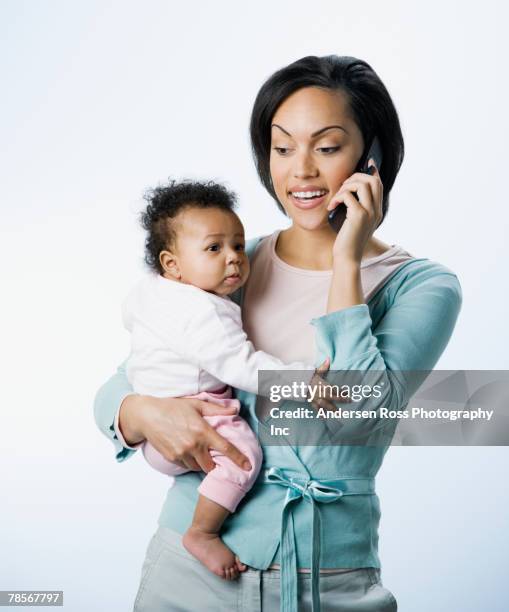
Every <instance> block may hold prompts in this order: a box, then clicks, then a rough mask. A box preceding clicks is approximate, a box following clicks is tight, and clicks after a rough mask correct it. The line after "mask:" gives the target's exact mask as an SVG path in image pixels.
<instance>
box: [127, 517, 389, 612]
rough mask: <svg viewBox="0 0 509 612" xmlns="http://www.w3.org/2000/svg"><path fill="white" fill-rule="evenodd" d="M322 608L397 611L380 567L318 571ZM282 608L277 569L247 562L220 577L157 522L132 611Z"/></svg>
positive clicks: (305, 590)
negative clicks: (233, 576) (235, 573)
mask: <svg viewBox="0 0 509 612" xmlns="http://www.w3.org/2000/svg"><path fill="white" fill-rule="evenodd" d="M298 588H299V612H308V611H310V610H311V577H310V574H299V587H298ZM320 600H321V608H322V612H395V611H396V610H397V603H396V600H395V599H394V596H393V595H392V593H391V592H390V591H388V590H387V589H386V588H385V587H384V586H383V585H382V582H381V580H380V570H378V569H376V568H361V569H352V570H351V571H347V572H344V571H343V572H338V573H324V572H320ZM202 610H207V612H236V611H238V612H278V611H279V570H255V569H251V568H249V569H248V570H247V571H245V572H243V573H242V574H241V575H240V578H239V579H238V580H235V581H231V582H228V581H226V580H223V579H222V578H219V577H218V576H216V575H215V574H213V573H212V572H210V571H209V570H208V569H206V568H205V567H204V566H203V565H202V564H201V563H200V562H199V561H197V560H196V559H195V558H194V557H193V556H192V555H190V554H189V553H188V552H187V551H186V549H185V548H184V547H183V546H182V544H181V536H180V535H179V534H178V533H175V532H173V531H170V530H169V529H165V528H164V527H159V529H158V530H157V531H156V533H155V535H154V536H153V537H152V540H151V541H150V544H149V547H148V549H147V556H146V558H145V562H144V563H143V567H142V570H141V582H140V587H139V589H138V594H137V596H136V601H135V604H134V612H201V611H202Z"/></svg>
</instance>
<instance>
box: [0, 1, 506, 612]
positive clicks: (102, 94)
mask: <svg viewBox="0 0 509 612" xmlns="http://www.w3.org/2000/svg"><path fill="white" fill-rule="evenodd" d="M507 17H508V15H507V9H506V8H505V6H504V4H503V3H502V2H494V1H484V2H483V3H477V2H476V3H465V2H456V1H448V2H443V1H442V2H431V1H428V2H426V3H419V5H418V3H415V2H414V3H411V2H410V3H409V2H404V1H401V2H396V1H385V2H372V1H368V2H366V1H364V2H362V3H359V2H350V3H346V2H337V1H331V2H328V1H323V0H322V1H317V0H315V1H314V2H304V1H300V0H299V1H298V0H292V1H286V0H285V1H283V0H278V2H263V1H260V2H256V3H255V2H250V3H246V2H233V1H232V2H225V1H221V2H217V1H215V2H187V3H183V2H178V3H177V2H170V1H169V0H168V1H156V0H149V1H145V2H132V1H129V2H127V1H125V0H124V1H115V2H111V1H109V2H106V1H97V0H96V1H93V0H88V1H74V2H67V1H63V0H48V1H46V2H36V1H32V2H25V1H21V0H11V1H6V0H4V1H3V2H2V5H1V8H0V29H1V40H2V43H1V48H0V64H1V82H2V95H1V97H0V104H1V106H2V112H1V114H0V122H1V132H2V137H1V142H2V151H1V159H0V194H1V202H2V204H1V205H2V217H1V231H2V236H1V241H0V244H1V249H2V253H1V258H0V261H1V265H2V276H1V280H2V284H1V287H2V299H1V309H2V317H1V325H2V336H1V337H2V341H1V344H0V346H1V364H0V366H1V370H0V371H1V373H2V396H1V406H2V419H1V430H0V432H1V434H0V439H1V443H0V445H1V450H0V461H1V464H0V465H1V486H2V492H3V501H2V512H1V520H0V551H1V559H0V589H46V590H47V589H64V591H65V601H66V605H65V608H66V609H68V610H72V611H87V612H88V611H89V610H91V609H101V610H108V611H112V612H116V611H117V610H118V611H124V610H129V609H130V608H131V606H132V601H133V598H134V594H135V591H136V588H137V584H138V580H139V572H140V568H141V563H142V560H143V556H144V552H145V548H146V546H147V543H148V540H149V537H150V535H151V534H152V532H153V531H154V530H155V527H156V520H157V517H158V513H159V510H160V507H161V504H162V501H163V498H164V495H165V481H164V477H163V476H161V475H159V474H158V473H156V472H154V471H151V470H150V469H149V468H148V467H147V466H146V465H144V463H143V461H142V458H141V457H139V456H137V457H135V458H134V459H132V460H130V461H128V462H126V463H124V464H122V465H118V464H116V463H115V461H114V459H113V454H112V450H113V449H112V446H111V444H110V443H109V442H108V441H107V440H106V438H104V437H103V436H102V435H101V434H100V433H99V431H98V430H97V429H96V427H95V424H94V422H93V417H92V401H93V397H94V394H95V391H96V389H97V388H98V386H99V385H100V384H101V383H102V382H103V381H105V380H106V378H107V377H108V376H109V375H110V374H111V373H112V372H113V370H114V368H115V367H116V365H117V364H118V363H120V362H121V361H122V360H123V359H124V357H125V356H126V354H127V350H128V337H127V334H126V333H125V332H124V331H123V328H122V325H121V321H120V310H119V307H120V302H121V300H122V298H123V297H124V295H125V293H126V292H127V290H128V289H129V287H130V286H131V285H132V283H133V281H134V280H135V279H136V278H138V276H139V274H140V272H141V271H142V254H143V235H142V232H141V230H139V229H138V226H137V215H136V213H137V211H139V210H140V208H141V206H142V205H143V201H142V199H141V196H142V194H143V191H144V190H145V189H146V188H147V187H150V186H154V185H156V184H157V183H158V182H161V181H164V180H165V179H166V178H167V177H168V176H172V177H175V178H183V177H196V178H211V179H216V180H221V181H225V182H226V183H227V184H228V186H229V187H230V188H232V189H235V190H236V191H237V192H238V194H239V198H240V202H241V207H240V215H241V217H242V219H243V221H244V223H245V226H246V228H247V235H248V236H249V237H253V236H256V235H259V234H266V233H269V232H272V231H274V230H275V229H276V228H282V227H285V226H286V220H285V218H284V217H283V216H282V215H281V214H280V213H279V212H278V211H277V209H276V206H275V204H274V203H273V202H272V201H271V199H270V198H269V196H268V195H267V194H266V193H265V192H264V191H263V189H262V187H261V185H260V184H259V182H258V179H257V176H256V174H255V170H254V165H253V162H252V159H251V154H250V148H249V140H248V121H249V115H250V111H251V106H252V103H253V101H254V97H255V95H256V92H257V90H258V88H259V87H260V86H261V84H262V82H263V81H264V80H265V79H266V78H267V77H268V76H269V75H270V74H271V73H272V72H274V71H275V70H276V69H278V68H280V67H282V66H284V65H286V64H288V63H289V62H291V61H294V60H296V59H298V58H300V57H302V56H305V55H310V54H313V55H326V54H329V53H336V54H339V55H353V56H356V57H359V58H362V59H365V60H366V61H368V62H369V63H370V64H371V65H372V67H373V68H374V69H375V70H376V72H377V73H378V74H379V76H380V77H381V78H382V80H383V81H384V83H385V84H386V86H387V88H388V89H389V91H390V93H391V95H392V97H393V100H394V102H395V104H396V107H397V109H398V112H399V115H400V120H401V124H402V128H403V132H404V137H405V144H406V156H405V161H404V164H403V167H402V169H401V172H400V174H399V176H398V179H397V182H396V185H395V187H394V189H393V191H392V196H391V208H390V211H389V215H388V217H387V219H386V221H385V222H384V224H383V226H382V228H381V229H380V230H379V232H378V233H377V235H378V237H379V238H380V239H382V240H384V241H386V242H389V243H390V244H394V243H397V244H400V245H402V246H404V247H405V248H406V249H407V250H408V251H410V252H411V253H412V254H414V255H416V256H419V257H428V258H430V259H432V260H436V261H439V262H441V263H442V264H445V265H446V266H448V267H450V268H451V269H452V270H453V271H454V272H456V273H457V274H458V276H459V279H460V282H461V284H462V288H463V298H464V302H463V309H462V312H461V314H460V319H459V322H458V325H457V327H456V330H455V333H454V336H453V338H452V340H451V342H450V344H449V346H448V348H447V350H446V352H445V353H444V355H443V357H442V359H441V361H440V363H439V367H441V368H444V369H446V368H450V369H507V368H508V357H507V349H506V346H507V327H506V312H507V299H508V297H509V295H508V281H507V277H508V275H507V247H506V246H505V244H504V243H505V238H506V232H507V228H508V225H509V224H508V215H507V204H508V199H507V180H506V177H507V173H508V162H509V160H508V155H507V150H508V149H507V139H508V120H507V115H506V112H507V108H509V99H508V98H509V96H508V85H507V77H506V75H507V58H508V44H507V31H506V23H507ZM508 457H509V450H508V449H507V448H393V449H391V450H390V451H389V453H388V455H387V458H386V461H385V464H384V466H383V468H382V470H381V472H380V475H379V477H378V492H379V495H380V497H381V501H382V512H383V515H382V523H381V541H380V552H381V558H382V563H383V576H382V577H383V580H384V582H385V584H386V586H387V587H388V588H390V589H391V590H392V591H393V592H394V593H395V595H396V597H397V599H398V601H399V606H400V610H402V611H403V612H406V611H409V612H425V611H426V612H429V610H433V611H435V612H438V611H444V612H445V611H447V612H456V611H458V612H460V611H461V612H474V611H478V610H481V609H483V610H490V612H498V611H500V612H501V611H502V610H506V609H507V586H506V570H507V552H508V543H509V519H508V516H509V515H508V512H507V507H508V504H509V490H508V488H507V486H505V484H504V483H505V481H506V472H507V468H508ZM94 602H96V603H95V604H94ZM504 602H505V603H504Z"/></svg>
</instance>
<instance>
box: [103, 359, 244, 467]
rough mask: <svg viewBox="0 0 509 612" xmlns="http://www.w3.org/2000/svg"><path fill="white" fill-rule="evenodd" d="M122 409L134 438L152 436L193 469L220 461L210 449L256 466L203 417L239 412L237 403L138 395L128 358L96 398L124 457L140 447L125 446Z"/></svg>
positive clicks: (118, 456) (105, 425) (169, 456)
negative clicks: (129, 375) (231, 405)
mask: <svg viewBox="0 0 509 612" xmlns="http://www.w3.org/2000/svg"><path fill="white" fill-rule="evenodd" d="M118 411H120V412H119V415H118V423H119V426H120V430H121V433H122V434H123V436H124V438H126V440H125V441H126V442H127V443H128V444H129V443H133V442H134V443H137V442H141V441H144V440H148V441H149V442H150V443H151V444H152V446H154V448H155V449H156V450H158V451H159V452H160V453H161V454H162V455H163V456H164V457H165V458H166V459H168V461H174V462H178V463H181V464H182V465H184V466H186V467H188V468H189V469H190V470H203V471H205V472H209V471H210V470H212V469H213V468H214V467H215V463H214V462H213V460H212V457H211V456H210V449H214V450H217V451H219V452H221V453H222V454H224V455H226V456H227V457H229V458H230V459H231V460H232V461H233V462H234V463H236V464H237V465H239V466H240V467H243V468H244V469H246V470H249V469H250V464H249V461H248V459H247V457H246V456H245V455H243V454H242V453H241V452H240V451H239V450H238V449H237V448H236V447H235V446H234V445H233V444H231V443H230V442H228V441H227V440H226V439H225V438H223V437H222V436H220V435H219V434H218V433H217V432H216V431H215V429H213V428H212V427H211V426H210V425H209V424H208V423H207V421H206V420H205V419H204V418H203V417H204V416H211V415H218V414H225V415H226V414H233V413H234V412H235V409H234V408H227V407H223V406H219V405H217V404H211V403H210V402H204V401H202V400H198V399H190V398H156V397H150V396H144V395H135V394H134V393H133V389H132V387H131V385H130V384H129V381H128V380H127V375H126V371H125V362H124V363H123V364H122V365H121V366H119V368H118V369H117V372H116V373H115V374H114V375H113V376H112V377H111V378H110V379H109V380H108V381H107V382H106V383H105V384H104V385H102V387H101V388H100V389H99V391H98V392H97V395H96V398H95V402H94V416H95V420H96V423H97V426H98V427H99V429H100V430H101V431H102V432H103V433H104V434H105V435H106V436H107V437H108V438H109V439H110V440H111V441H112V442H113V445H114V447H115V453H116V454H115V458H116V460H117V461H124V460H125V459H127V458H128V457H130V456H131V455H132V454H134V453H135V452H136V451H135V449H133V448H129V447H126V446H124V445H123V444H122V442H121V440H120V439H119V437H118V435H117V433H116V431H115V418H116V416H117V412H118Z"/></svg>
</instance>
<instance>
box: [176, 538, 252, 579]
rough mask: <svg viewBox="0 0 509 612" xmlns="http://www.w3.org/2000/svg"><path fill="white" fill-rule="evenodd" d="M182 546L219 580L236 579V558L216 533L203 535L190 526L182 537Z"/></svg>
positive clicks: (237, 574)
mask: <svg viewBox="0 0 509 612" xmlns="http://www.w3.org/2000/svg"><path fill="white" fill-rule="evenodd" d="M182 544H183V545H184V548H185V549H186V550H187V551H188V552H189V553H191V554H192V555H193V557H196V558H197V559H198V561H200V562H201V563H203V565H205V567H207V568H208V569H209V570H210V571H211V572H213V573H214V574H216V575H217V576H219V577H220V578H224V579H225V580H235V579H236V578H238V576H239V566H238V564H237V558H236V557H235V555H234V554H233V553H232V551H231V550H230V549H229V548H228V546H226V545H225V544H223V542H222V541H221V538H220V537H219V536H218V535H217V534H216V533H205V532H203V531H199V530H198V529H196V528H195V527H192V526H191V527H189V529H188V530H187V531H186V533H185V534H184V535H183V537H182ZM239 563H240V560H239ZM241 565H243V564H242V563H241ZM242 571H243V570H242Z"/></svg>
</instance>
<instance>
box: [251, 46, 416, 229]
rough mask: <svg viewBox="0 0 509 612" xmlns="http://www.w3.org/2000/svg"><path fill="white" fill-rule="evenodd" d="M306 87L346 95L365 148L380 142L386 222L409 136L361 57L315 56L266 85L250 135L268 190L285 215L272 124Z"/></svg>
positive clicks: (253, 115) (257, 102)
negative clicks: (273, 161) (273, 169)
mask: <svg viewBox="0 0 509 612" xmlns="http://www.w3.org/2000/svg"><path fill="white" fill-rule="evenodd" d="M303 87H321V88H325V89H331V90H339V91H342V92H343V93H345V94H346V96H347V99H348V102H349V106H350V109H351V112H352V115H353V119H354V121H355V123H356V124H357V126H358V127H359V129H360V131H361V132H362V137H363V140H364V146H365V148H366V147H368V146H369V145H370V144H371V141H372V139H373V136H374V135H377V136H378V139H379V142H380V146H381V148H382V156H383V161H382V165H381V168H380V169H379V172H380V177H381V179H382V183H383V186H384V194H383V201H382V221H383V220H384V218H385V215H386V213H387V210H388V208H389V193H390V191H391V189H392V186H393V185H394V181H395V180H396V176H397V174H398V172H399V169H400V167H401V164H402V163H403V157H404V153H405V151H404V142H403V134H402V133H401V127H400V124H399V118H398V113H397V112H396V108H395V106H394V104H393V102H392V99H391V97H390V95H389V92H388V91H387V89H386V87H385V85H384V84H383V83H382V81H381V80H380V78H379V76H378V75H377V74H376V72H375V71H374V70H373V68H371V66H370V65H369V64H368V63H367V62H365V61H363V60H360V59H357V58H355V57H349V56H338V55H327V56H325V57H316V56H314V55H309V56H308V57H303V58H302V59H300V60H297V61H296V62H293V63H292V64H290V65H289V66H286V67H284V68H281V69H280V70H278V71H277V72H275V73H274V74H273V75H272V76H270V77H269V78H268V79H267V81H265V83H264V84H263V85H262V87H261V89H260V91H259V92H258V95H257V96H256V100H255V103H254V106H253V111H252V113H251V122H250V134H251V146H252V150H253V156H254V160H255V164H256V169H257V171H258V175H259V177H260V180H261V182H262V184H263V186H264V187H265V189H267V191H268V192H269V194H270V195H271V196H272V197H273V198H274V200H275V201H276V203H277V205H278V207H279V208H280V210H281V211H282V212H283V213H285V211H284V209H283V207H282V206H281V203H280V202H279V201H278V199H277V196H276V193H275V191H274V187H273V185H272V179H271V176H270V143H271V124H272V118H273V117H274V115H275V113H276V111H277V109H278V107H279V106H280V104H281V103H282V102H283V101H284V100H285V99H286V98H288V96H290V95H291V94H292V93H294V92H295V91H297V90H299V89H302V88H303ZM364 153H366V151H364ZM285 214H286V213H285ZM382 221H381V222H382ZM381 222H380V223H381Z"/></svg>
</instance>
